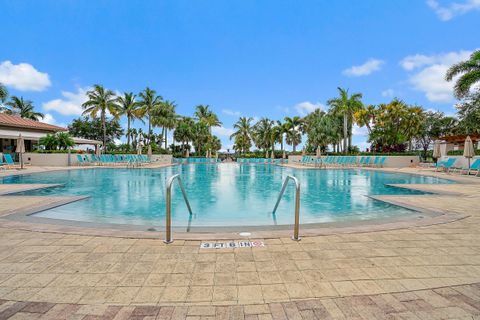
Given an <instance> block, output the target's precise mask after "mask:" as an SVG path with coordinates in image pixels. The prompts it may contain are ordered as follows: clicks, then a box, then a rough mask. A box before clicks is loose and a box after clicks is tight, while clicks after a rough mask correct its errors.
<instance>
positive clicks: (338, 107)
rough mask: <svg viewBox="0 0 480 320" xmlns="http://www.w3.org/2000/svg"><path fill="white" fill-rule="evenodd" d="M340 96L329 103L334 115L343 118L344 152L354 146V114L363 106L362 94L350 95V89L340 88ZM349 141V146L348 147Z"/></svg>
mask: <svg viewBox="0 0 480 320" xmlns="http://www.w3.org/2000/svg"><path fill="white" fill-rule="evenodd" d="M338 92H339V94H340V96H339V97H338V98H333V99H330V100H328V101H327V104H328V105H329V106H330V107H331V108H332V111H333V113H334V114H337V115H342V116H343V152H344V153H346V152H347V150H348V148H350V147H351V146H352V134H351V132H352V127H353V120H354V114H355V112H357V111H358V110H359V109H361V107H362V106H363V104H362V102H361V99H362V94H361V93H354V94H352V95H349V94H348V89H347V90H345V89H342V88H340V87H339V88H338ZM347 140H348V146H347Z"/></svg>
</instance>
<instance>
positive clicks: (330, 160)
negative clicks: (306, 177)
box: [299, 156, 387, 168]
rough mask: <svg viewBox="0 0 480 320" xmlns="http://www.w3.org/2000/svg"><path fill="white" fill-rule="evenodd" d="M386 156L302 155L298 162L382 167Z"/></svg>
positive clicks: (320, 164)
mask: <svg viewBox="0 0 480 320" xmlns="http://www.w3.org/2000/svg"><path fill="white" fill-rule="evenodd" d="M386 160H387V157H385V156H376V157H375V156H362V157H359V156H326V157H320V158H317V157H312V156H303V157H302V159H300V161H299V162H300V163H301V164H303V165H312V164H313V165H315V166H324V167H327V166H329V167H377V168H382V167H383V166H384V165H385V161H386Z"/></svg>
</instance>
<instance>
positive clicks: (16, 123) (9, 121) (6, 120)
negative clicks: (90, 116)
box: [0, 113, 67, 132]
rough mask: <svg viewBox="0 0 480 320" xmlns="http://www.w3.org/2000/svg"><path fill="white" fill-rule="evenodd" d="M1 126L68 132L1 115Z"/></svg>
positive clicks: (39, 123)
mask: <svg viewBox="0 0 480 320" xmlns="http://www.w3.org/2000/svg"><path fill="white" fill-rule="evenodd" d="M0 126H6V127H13V128H21V129H33V130H41V131H51V132H53V131H55V132H56V131H67V129H65V128H62V127H58V126H54V125H51V124H48V123H43V122H38V121H34V120H30V119H24V118H20V117H19V116H13V115H8V114H5V113H0Z"/></svg>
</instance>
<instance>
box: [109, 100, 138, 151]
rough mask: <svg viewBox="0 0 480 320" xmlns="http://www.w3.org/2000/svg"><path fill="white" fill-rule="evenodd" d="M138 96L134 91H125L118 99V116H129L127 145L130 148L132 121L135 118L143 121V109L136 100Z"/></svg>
mask: <svg viewBox="0 0 480 320" xmlns="http://www.w3.org/2000/svg"><path fill="white" fill-rule="evenodd" d="M136 98H137V96H136V95H135V94H133V93H132V92H125V93H124V94H123V96H119V97H117V99H116V101H115V102H116V103H117V105H118V107H117V117H121V116H126V117H127V145H128V147H129V148H130V136H131V134H130V133H131V123H132V122H133V121H135V120H137V119H138V120H140V121H143V119H142V109H141V108H140V105H139V103H138V102H137V101H136Z"/></svg>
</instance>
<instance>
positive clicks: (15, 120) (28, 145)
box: [0, 113, 102, 155]
mask: <svg viewBox="0 0 480 320" xmlns="http://www.w3.org/2000/svg"><path fill="white" fill-rule="evenodd" d="M63 131H68V130H67V129H66V128H62V127H59V126H54V125H51V124H48V123H43V122H39V121H34V120H30V119H24V118H20V117H19V116H16V115H8V114H5V113H0V154H2V153H9V154H12V155H14V154H15V149H16V147H17V139H18V137H19V135H20V134H21V135H22V137H23V139H24V141H25V151H26V152H30V151H33V150H35V145H38V141H39V140H40V138H42V137H45V136H46V135H47V134H54V133H56V132H63ZM73 141H74V142H75V144H77V145H91V146H93V147H99V146H100V145H101V144H102V142H100V141H96V140H88V139H82V138H76V137H73Z"/></svg>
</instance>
